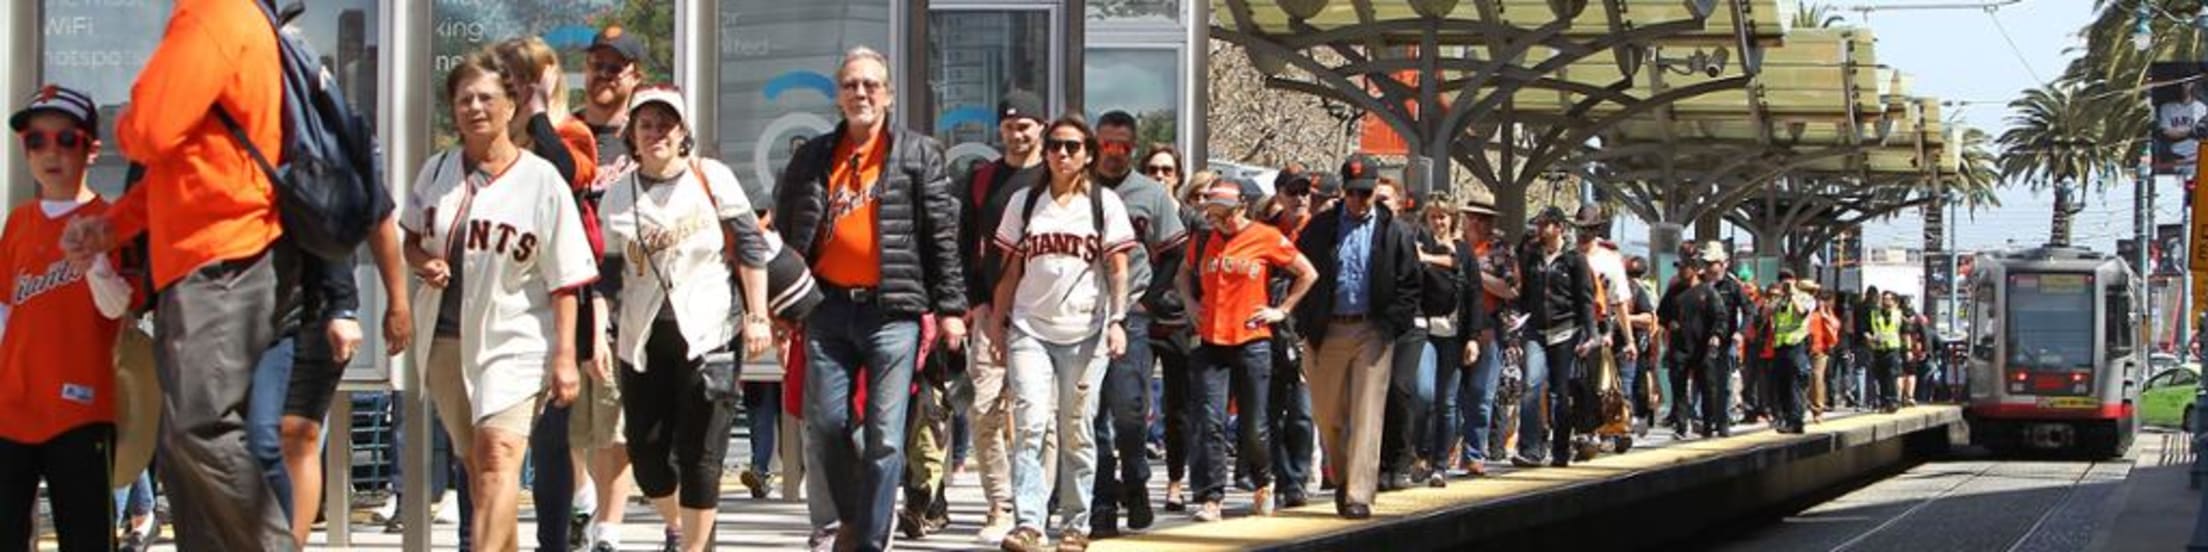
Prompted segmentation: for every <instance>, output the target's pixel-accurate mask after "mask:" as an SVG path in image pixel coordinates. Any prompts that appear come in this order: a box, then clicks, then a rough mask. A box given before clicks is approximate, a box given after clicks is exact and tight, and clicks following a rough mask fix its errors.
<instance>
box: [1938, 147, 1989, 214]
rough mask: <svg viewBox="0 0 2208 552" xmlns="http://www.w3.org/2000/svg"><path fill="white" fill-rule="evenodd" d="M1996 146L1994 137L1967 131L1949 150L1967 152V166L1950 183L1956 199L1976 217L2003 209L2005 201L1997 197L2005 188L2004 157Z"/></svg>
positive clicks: (1964, 163)
mask: <svg viewBox="0 0 2208 552" xmlns="http://www.w3.org/2000/svg"><path fill="white" fill-rule="evenodd" d="M1993 145H1994V144H1993V135H1990V134H1986V131H1983V130H1978V129H1975V128H1964V129H1963V132H1962V141H1961V142H1960V143H1956V144H1950V145H1949V146H1948V147H1957V148H1962V150H1963V151H1962V158H1963V165H1962V166H1961V167H1958V168H1957V170H1956V173H1955V177H1954V179H1953V180H1949V181H1948V183H1949V184H1950V185H1952V186H1954V188H1953V189H1954V191H1955V193H1956V199H1957V200H1959V201H1962V202H1963V207H1965V208H1968V209H1970V211H1971V212H1973V213H1975V212H1978V210H1979V209H1981V208H1993V207H2000V206H2001V197H2000V196H1999V195H1997V194H1995V193H1994V192H1995V191H1996V190H1997V189H1999V188H2000V187H2001V166H2000V160H2001V157H2000V155H1998V154H1996V153H1994V151H1993Z"/></svg>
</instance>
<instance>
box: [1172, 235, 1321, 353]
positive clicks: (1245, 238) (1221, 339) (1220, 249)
mask: <svg viewBox="0 0 2208 552" xmlns="http://www.w3.org/2000/svg"><path fill="white" fill-rule="evenodd" d="M1296 254H1297V253H1296V245H1295V244H1293V243H1289V242H1288V238H1287V237H1286V236H1282V235H1280V230H1278V229H1275V228H1273V227H1272V226H1270V225H1267V224H1264V223H1256V222H1253V223H1250V226H1249V227H1248V228H1244V229H1242V231H1241V232H1239V233H1236V234H1235V235H1234V236H1233V237H1231V238H1229V237H1227V236H1225V235H1223V234H1222V233H1219V232H1212V233H1211V238H1210V239H1209V240H1206V241H1205V243H1204V258H1202V259H1199V260H1198V261H1197V262H1199V263H1201V264H1198V265H1196V266H1197V269H1198V270H1200V271H1202V272H1200V273H1199V278H1200V279H1199V280H1198V285H1201V286H1203V293H1202V295H1203V312H1202V313H1201V315H1202V318H1201V319H1199V320H1197V321H1196V335H1197V336H1199V337H1202V338H1203V340H1204V342H1205V343H1210V344H1213V345H1241V344H1243V343H1249V342H1251V341H1256V340H1259V339H1265V338H1268V337H1272V336H1273V330H1272V328H1270V327H1267V326H1265V325H1263V324H1260V325H1258V326H1256V327H1251V326H1250V325H1249V320H1250V316H1252V315H1255V314H1257V311H1258V309H1262V308H1265V307H1267V306H1270V304H1269V303H1267V302H1266V297H1265V294H1266V277H1267V274H1268V273H1267V269H1279V268H1286V267H1288V266H1289V265H1292V264H1295V262H1296Z"/></svg>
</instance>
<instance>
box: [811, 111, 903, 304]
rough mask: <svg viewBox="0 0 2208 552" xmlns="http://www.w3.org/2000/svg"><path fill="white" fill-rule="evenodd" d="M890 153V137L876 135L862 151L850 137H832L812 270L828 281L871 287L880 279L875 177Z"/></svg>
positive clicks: (880, 251) (877, 202) (877, 195)
mask: <svg viewBox="0 0 2208 552" xmlns="http://www.w3.org/2000/svg"><path fill="white" fill-rule="evenodd" d="M888 156H889V137H888V136H876V137H874V141H873V143H872V144H869V147H868V148H867V150H866V152H865V153H863V154H861V153H859V152H858V145H857V144H853V143H852V142H851V141H850V140H841V141H838V142H836V153H835V156H834V157H831V159H835V160H836V161H835V162H836V166H835V168H834V169H833V170H831V171H830V172H829V174H828V236H827V238H826V239H824V240H822V241H821V244H820V261H819V262H816V263H814V266H813V273H814V274H815V275H818V276H820V279H822V280H826V281H827V282H828V283H830V284H835V285H837V286H841V287H846V288H871V287H875V286H879V285H881V283H882V248H881V246H880V239H881V236H880V235H879V232H878V230H879V229H880V226H879V225H878V224H876V223H875V220H876V219H877V218H879V217H880V216H881V209H882V206H881V201H880V200H881V194H880V193H879V192H880V190H878V189H877V188H876V187H875V185H874V184H875V183H876V182H877V181H879V180H881V178H882V165H883V163H884V162H886V161H887V159H885V158H886V157H888Z"/></svg>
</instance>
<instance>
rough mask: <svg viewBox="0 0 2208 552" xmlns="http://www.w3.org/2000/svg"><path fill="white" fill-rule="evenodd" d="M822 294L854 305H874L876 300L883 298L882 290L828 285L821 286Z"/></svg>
mask: <svg viewBox="0 0 2208 552" xmlns="http://www.w3.org/2000/svg"><path fill="white" fill-rule="evenodd" d="M820 292H821V293H822V294H824V295H827V296H829V297H835V298H838V299H843V300H845V301H850V302H852V303H856V304H860V305H871V304H873V303H874V299H876V298H878V297H880V296H881V288H870V287H866V288H851V287H842V286H836V285H830V284H827V283H822V284H821V285H820Z"/></svg>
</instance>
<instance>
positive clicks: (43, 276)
mask: <svg viewBox="0 0 2208 552" xmlns="http://www.w3.org/2000/svg"><path fill="white" fill-rule="evenodd" d="M82 279H84V271H82V270H77V269H75V268H71V267H70V266H69V261H66V260H62V261H54V263H53V264H50V265H46V271H45V272H43V273H39V274H31V273H28V272H18V273H16V275H15V296H14V297H10V298H9V301H8V304H10V305H22V304H23V303H24V302H25V301H30V300H31V298H33V297H38V296H39V295H40V294H44V293H46V292H48V291H53V290H56V289H61V287H62V286H66V285H69V284H73V283H76V281H77V280H82Z"/></svg>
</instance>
